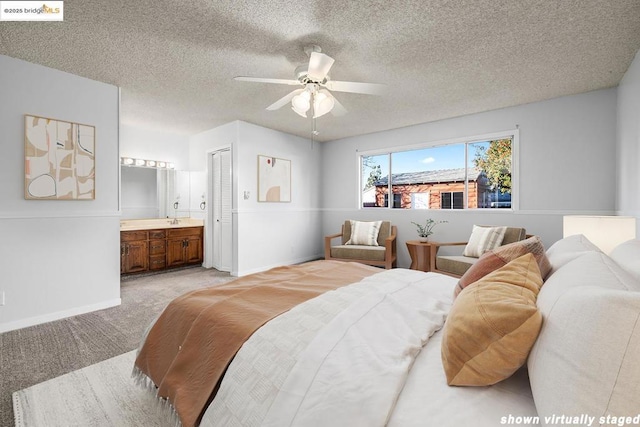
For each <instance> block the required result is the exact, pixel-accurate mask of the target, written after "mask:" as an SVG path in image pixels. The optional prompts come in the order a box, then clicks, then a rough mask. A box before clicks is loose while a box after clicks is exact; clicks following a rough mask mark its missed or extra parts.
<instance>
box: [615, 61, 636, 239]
mask: <svg viewBox="0 0 640 427" xmlns="http://www.w3.org/2000/svg"><path fill="white" fill-rule="evenodd" d="M617 125H618V126H617V131H618V132H617V169H618V175H617V178H618V180H617V197H616V199H617V204H616V209H617V210H618V213H619V214H620V215H630V216H635V217H636V218H638V219H639V222H638V227H636V229H637V230H639V231H638V233H639V235H640V51H638V53H636V56H635V59H634V60H633V62H632V63H631V66H629V69H628V70H627V72H626V73H625V75H624V77H623V78H622V80H621V82H620V85H619V86H618V123H617Z"/></svg>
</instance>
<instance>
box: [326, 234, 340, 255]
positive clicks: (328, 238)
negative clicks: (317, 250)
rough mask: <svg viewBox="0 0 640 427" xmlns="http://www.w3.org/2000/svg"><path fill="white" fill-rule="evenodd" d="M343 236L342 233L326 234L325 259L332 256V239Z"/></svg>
mask: <svg viewBox="0 0 640 427" xmlns="http://www.w3.org/2000/svg"><path fill="white" fill-rule="evenodd" d="M338 237H342V233H336V234H330V235H328V236H324V259H330V258H331V240H333V239H336V238H338Z"/></svg>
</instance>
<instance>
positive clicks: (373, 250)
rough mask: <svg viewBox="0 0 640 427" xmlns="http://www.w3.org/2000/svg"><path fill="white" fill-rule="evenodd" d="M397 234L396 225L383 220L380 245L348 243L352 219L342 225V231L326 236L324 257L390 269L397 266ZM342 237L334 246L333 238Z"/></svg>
mask: <svg viewBox="0 0 640 427" xmlns="http://www.w3.org/2000/svg"><path fill="white" fill-rule="evenodd" d="M396 234H397V229H396V226H395V225H391V223H390V222H389V221H382V225H381V226H380V231H379V233H378V240H377V242H378V246H364V245H347V244H346V243H347V242H348V241H349V239H350V237H351V221H349V220H347V221H345V222H344V224H343V225H342V231H341V232H340V233H336V234H332V235H329V236H325V238H324V259H333V260H339V261H355V262H360V263H363V264H369V265H375V266H378V267H384V268H386V269H390V268H393V267H395V266H396V262H397V253H396ZM338 237H339V238H340V243H339V244H337V245H334V246H332V240H333V239H337V238H338Z"/></svg>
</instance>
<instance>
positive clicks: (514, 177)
mask: <svg viewBox="0 0 640 427" xmlns="http://www.w3.org/2000/svg"><path fill="white" fill-rule="evenodd" d="M505 138H511V189H512V192H511V207H510V208H469V207H468V197H464V200H463V208H462V209H445V210H446V211H447V212H478V211H481V212H502V213H504V212H515V211H518V210H519V209H520V167H519V166H520V165H519V158H520V155H519V151H520V130H519V128H518V126H516V128H515V129H509V130H504V131H500V132H492V133H486V134H481V135H470V136H464V137H457V138H450V139H444V140H434V141H430V142H422V143H418V144H411V145H399V146H395V147H386V148H379V149H371V150H362V151H360V150H359V149H356V152H355V154H356V156H355V157H356V164H357V169H356V170H357V174H358V178H357V182H358V196H357V198H356V200H357V204H358V210H371V209H376V210H379V209H394V210H409V211H411V210H413V209H399V208H394V207H393V206H391V205H392V204H391V203H388V204H387V206H380V207H364V206H362V205H363V201H362V185H363V177H362V158H363V157H368V156H379V155H387V156H388V162H389V163H388V168H389V178H388V182H389V185H390V186H391V187H393V182H392V179H391V178H392V173H393V169H392V167H393V164H392V163H393V162H392V160H391V159H392V157H393V156H392V154H393V153H398V152H403V151H411V150H420V149H425V148H435V147H441V146H445V145H454V144H474V143H478V142H485V141H494V140H498V139H505ZM467 157H468V150H467V149H465V159H464V161H465V165H468V163H469V159H468V158H467ZM468 190H469V189H468V181H467V180H465V194H468Z"/></svg>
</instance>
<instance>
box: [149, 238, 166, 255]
mask: <svg viewBox="0 0 640 427" xmlns="http://www.w3.org/2000/svg"><path fill="white" fill-rule="evenodd" d="M166 253H167V241H166V240H151V241H150V242H149V255H164V254H166Z"/></svg>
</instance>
